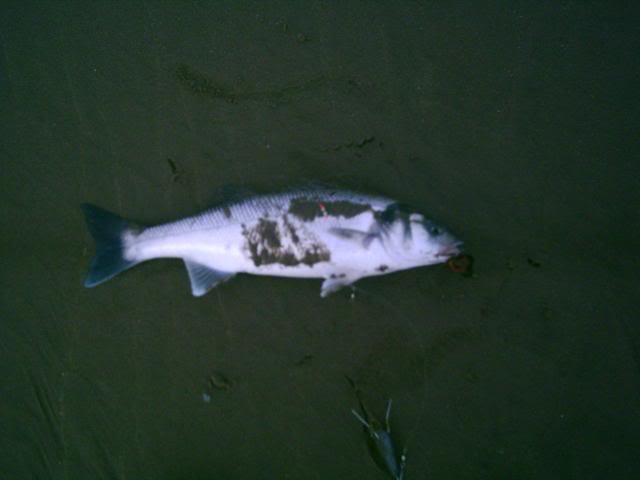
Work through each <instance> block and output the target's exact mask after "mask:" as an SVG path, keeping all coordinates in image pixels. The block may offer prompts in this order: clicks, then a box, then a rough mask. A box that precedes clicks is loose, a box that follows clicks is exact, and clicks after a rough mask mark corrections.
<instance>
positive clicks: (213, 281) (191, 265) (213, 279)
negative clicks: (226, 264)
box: [184, 259, 235, 297]
mask: <svg viewBox="0 0 640 480" xmlns="http://www.w3.org/2000/svg"><path fill="white" fill-rule="evenodd" d="M184 266H185V267H187V273H189V281H190V282H191V293H192V294H193V296H194V297H201V296H203V295H204V294H205V293H207V292H208V291H209V290H211V289H212V288H214V287H215V286H217V285H219V284H220V283H222V282H226V281H227V280H230V279H231V278H233V276H234V275H235V272H221V271H219V270H215V269H213V268H211V267H207V266H206V265H201V264H200V263H197V262H194V261H191V260H186V259H185V260H184Z"/></svg>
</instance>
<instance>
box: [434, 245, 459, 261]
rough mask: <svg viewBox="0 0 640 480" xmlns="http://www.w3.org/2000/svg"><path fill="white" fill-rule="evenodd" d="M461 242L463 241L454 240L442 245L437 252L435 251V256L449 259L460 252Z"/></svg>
mask: <svg viewBox="0 0 640 480" xmlns="http://www.w3.org/2000/svg"><path fill="white" fill-rule="evenodd" d="M462 243H463V242H460V241H456V242H453V243H450V244H448V245H444V246H443V247H442V249H441V250H440V251H439V252H438V253H436V257H439V258H440V257H444V258H446V259H449V258H452V257H455V256H457V255H460V254H461V253H462Z"/></svg>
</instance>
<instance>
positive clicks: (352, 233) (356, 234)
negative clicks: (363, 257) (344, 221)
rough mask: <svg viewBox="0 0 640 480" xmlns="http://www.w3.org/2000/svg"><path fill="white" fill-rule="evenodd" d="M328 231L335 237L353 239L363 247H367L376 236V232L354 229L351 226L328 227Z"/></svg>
mask: <svg viewBox="0 0 640 480" xmlns="http://www.w3.org/2000/svg"><path fill="white" fill-rule="evenodd" d="M329 233H331V234H332V235H335V236H336V237H340V238H344V239H347V240H353V241H355V242H358V243H360V244H361V245H362V246H363V247H364V248H369V245H371V242H373V241H374V240H375V239H376V237H377V236H378V233H377V232H363V231H362V230H355V229H353V228H337V227H336V228H330V229H329Z"/></svg>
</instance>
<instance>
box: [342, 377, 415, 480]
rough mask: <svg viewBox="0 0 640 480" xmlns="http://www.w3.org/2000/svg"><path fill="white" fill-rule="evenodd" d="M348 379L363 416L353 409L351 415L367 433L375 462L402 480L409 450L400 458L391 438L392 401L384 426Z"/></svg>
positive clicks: (403, 451) (386, 413) (405, 450)
mask: <svg viewBox="0 0 640 480" xmlns="http://www.w3.org/2000/svg"><path fill="white" fill-rule="evenodd" d="M346 378H347V381H348V382H349V383H350V384H351V387H352V388H353V389H354V391H355V393H356V397H357V399H358V403H359V404H360V409H361V410H362V415H360V414H359V413H358V412H357V411H356V410H355V409H353V408H352V409H351V413H352V414H353V415H354V416H355V417H356V419H357V420H358V421H359V422H360V423H362V425H363V426H364V429H365V431H366V433H367V440H368V442H367V443H368V446H369V450H370V452H371V456H372V458H373V460H374V461H375V463H376V464H377V465H378V467H380V468H381V469H382V470H384V471H386V472H387V473H388V474H389V475H391V477H392V478H394V479H395V480H402V478H403V477H404V469H405V465H406V461H407V449H406V447H405V448H404V449H403V450H402V453H401V454H400V456H398V455H397V453H396V452H397V449H396V447H395V443H394V442H393V439H392V438H391V426H390V425H389V417H390V416H391V404H392V400H391V399H389V401H388V402H387V409H386V410H385V416H384V425H383V424H382V423H380V421H378V420H377V419H376V418H375V417H374V416H373V414H372V413H371V411H370V410H369V409H368V408H367V407H366V405H365V403H364V400H363V399H362V391H361V390H360V389H359V388H358V386H357V385H356V383H355V382H354V381H353V380H352V379H351V378H349V377H348V376H346Z"/></svg>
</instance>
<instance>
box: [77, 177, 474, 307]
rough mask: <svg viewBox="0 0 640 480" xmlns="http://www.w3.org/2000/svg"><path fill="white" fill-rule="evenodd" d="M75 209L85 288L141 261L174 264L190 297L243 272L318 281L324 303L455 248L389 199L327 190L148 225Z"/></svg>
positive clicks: (444, 234) (437, 229)
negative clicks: (85, 257)
mask: <svg viewBox="0 0 640 480" xmlns="http://www.w3.org/2000/svg"><path fill="white" fill-rule="evenodd" d="M82 208H83V211H84V214H85V218H86V221H87V226H88V228H89V231H90V232H91V234H92V236H93V237H94V239H95V242H96V255H95V257H94V258H93V260H92V262H91V268H90V270H89V274H88V275H87V278H86V280H85V286H87V287H94V286H96V285H99V284H101V283H103V282H105V281H107V280H109V279H111V278H113V277H114V276H115V275H117V274H118V273H120V272H122V271H124V270H127V269H129V268H131V267H133V266H135V265H137V264H138V263H141V262H144V261H147V260H152V259H156V258H181V259H182V260H183V261H184V263H185V266H186V268H187V272H188V274H189V279H190V282H191V291H192V293H193V295H194V296H202V295H204V294H205V293H207V292H208V291H209V290H210V289H212V288H213V287H215V286H216V285H218V284H220V283H222V282H224V281H226V280H229V279H230V278H232V277H233V276H234V275H236V274H238V273H249V274H253V275H272V276H284V277H297V278H321V279H323V280H324V281H323V283H322V288H321V295H322V296H323V297H325V296H326V295H328V294H330V293H332V292H335V291H337V290H339V289H340V288H342V287H345V286H348V285H352V284H353V283H354V282H355V281H357V280H358V279H360V278H363V277H369V276H373V275H383V274H387V273H391V272H395V271H398V270H405V269H409V268H414V267H420V266H426V265H433V264H438V263H443V262H446V261H447V260H448V259H449V258H451V257H453V256H455V255H458V254H459V253H460V246H461V244H462V242H460V241H459V240H457V239H456V238H455V237H454V236H453V235H452V234H451V233H449V232H448V231H447V230H446V229H445V228H443V227H442V226H440V225H437V224H435V223H434V222H433V221H431V220H429V219H428V218H426V217H425V216H424V215H423V214H421V213H419V212H417V211H415V210H414V209H412V208H410V207H407V206H405V205H403V204H401V203H398V202H396V201H394V200H391V199H388V198H384V197H378V196H371V195H363V194H358V193H353V192H349V191H342V190H332V189H303V190H295V191H290V192H284V193H279V194H273V195H260V196H252V197H249V198H245V199H243V200H239V201H234V202H228V203H224V204H222V205H219V206H217V207H214V208H211V209H209V210H206V211H204V212H202V213H200V214H197V215H193V216H190V217H187V218H184V219H181V220H177V221H175V222H170V223H165V224H161V225H156V226H143V225H140V224H137V223H134V222H131V221H127V220H125V219H123V218H120V217H119V216H117V215H115V214H113V213H110V212H108V211H106V210H103V209H101V208H98V207H96V206H93V205H89V204H84V205H83V206H82Z"/></svg>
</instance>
